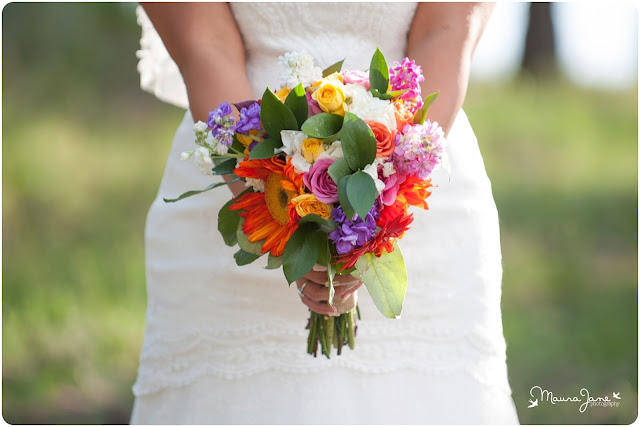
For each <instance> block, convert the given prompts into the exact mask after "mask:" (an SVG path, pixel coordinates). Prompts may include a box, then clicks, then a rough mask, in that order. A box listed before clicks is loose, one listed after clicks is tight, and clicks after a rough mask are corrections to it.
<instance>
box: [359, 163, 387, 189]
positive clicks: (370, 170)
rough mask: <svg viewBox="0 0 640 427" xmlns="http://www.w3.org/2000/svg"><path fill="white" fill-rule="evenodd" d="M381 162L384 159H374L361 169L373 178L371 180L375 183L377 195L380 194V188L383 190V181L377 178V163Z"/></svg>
mask: <svg viewBox="0 0 640 427" xmlns="http://www.w3.org/2000/svg"><path fill="white" fill-rule="evenodd" d="M382 162H384V159H380V158H378V159H375V160H374V161H373V163H371V164H370V165H367V166H365V167H364V169H362V170H363V171H364V172H365V173H367V174H369V176H371V178H373V182H374V183H375V184H376V191H377V192H378V195H380V193H382V190H384V182H382V180H380V179H378V165H380V164H381V163H382Z"/></svg>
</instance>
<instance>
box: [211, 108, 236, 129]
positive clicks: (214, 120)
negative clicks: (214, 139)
mask: <svg viewBox="0 0 640 427" xmlns="http://www.w3.org/2000/svg"><path fill="white" fill-rule="evenodd" d="M229 114H231V105H229V103H228V102H223V103H222V104H220V105H218V108H216V109H215V110H213V111H211V112H210V113H209V121H208V122H207V125H208V126H209V127H210V128H211V129H215V128H216V127H218V126H220V125H222V122H223V121H224V120H229V119H227V118H226V117H225V116H228V115H229ZM231 120H235V119H234V118H232V119H231Z"/></svg>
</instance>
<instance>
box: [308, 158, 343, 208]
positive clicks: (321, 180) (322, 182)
mask: <svg viewBox="0 0 640 427" xmlns="http://www.w3.org/2000/svg"><path fill="white" fill-rule="evenodd" d="M334 161H335V159H331V158H324V159H320V160H316V162H315V163H314V164H313V165H311V168H310V169H309V172H305V173H304V174H303V175H302V180H303V181H304V185H306V186H307V188H308V189H310V190H311V192H312V193H313V194H314V195H315V196H316V199H318V200H320V201H321V202H322V203H336V202H337V201H338V186H337V185H336V183H335V182H334V181H333V178H331V176H329V166H331V164H332V163H333V162H334Z"/></svg>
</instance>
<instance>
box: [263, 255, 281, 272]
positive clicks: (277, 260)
mask: <svg viewBox="0 0 640 427" xmlns="http://www.w3.org/2000/svg"><path fill="white" fill-rule="evenodd" d="M280 267H282V257H281V256H278V257H275V256H273V255H271V254H269V259H268V261H267V266H266V267H265V268H266V269H267V270H277V269H279V268H280Z"/></svg>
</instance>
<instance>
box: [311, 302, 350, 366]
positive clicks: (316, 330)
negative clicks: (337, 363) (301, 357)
mask: <svg viewBox="0 0 640 427" xmlns="http://www.w3.org/2000/svg"><path fill="white" fill-rule="evenodd" d="M356 317H357V318H358V319H360V313H359V308H358V306H357V305H356V307H355V308H354V309H352V310H350V311H348V312H346V313H343V314H341V315H339V316H336V317H334V316H327V315H323V314H318V313H316V312H314V311H312V312H311V317H310V318H309V322H308V324H307V329H309V337H308V340H307V353H309V354H313V356H314V357H316V356H317V355H318V347H320V353H321V354H324V355H325V356H327V359H330V358H331V350H332V349H333V348H334V347H335V349H336V353H337V354H338V355H340V354H342V346H343V345H345V344H346V345H348V346H349V348H350V349H352V350H353V348H354V347H355V327H356Z"/></svg>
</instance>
